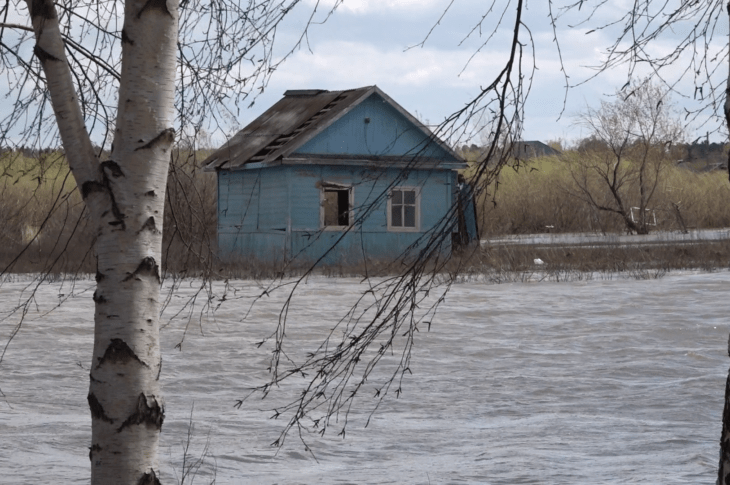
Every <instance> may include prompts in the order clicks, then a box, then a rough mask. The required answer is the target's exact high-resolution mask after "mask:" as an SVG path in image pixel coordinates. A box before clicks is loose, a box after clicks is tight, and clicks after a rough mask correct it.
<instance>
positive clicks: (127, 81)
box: [0, 0, 730, 484]
mask: <svg viewBox="0 0 730 485" xmlns="http://www.w3.org/2000/svg"><path fill="white" fill-rule="evenodd" d="M298 3H299V0H290V1H283V0H275V1H263V2H257V1H255V0H250V1H249V2H246V3H244V4H241V5H239V4H236V3H231V2H228V3H226V2H218V1H214V2H208V3H203V2H199V1H197V0H179V3H178V0H164V1H163V0H126V1H125V2H124V3H121V2H117V1H112V2H103V3H101V2H95V1H91V0H88V1H86V0H79V1H77V2H74V1H73V0H64V1H59V2H57V3H54V2H53V1H52V0H27V4H26V5H27V15H29V17H30V24H31V25H32V27H31V26H29V25H26V24H24V23H22V19H23V18H24V17H23V15H24V14H26V12H18V11H12V12H11V10H12V9H13V8H15V6H14V4H12V3H10V2H7V3H6V4H5V5H4V6H2V7H0V17H1V18H2V20H1V21H0V22H2V23H0V60H1V61H2V66H3V71H4V73H5V74H6V75H7V76H9V77H10V79H9V82H8V85H9V86H11V87H14V88H15V90H14V91H13V92H14V93H15V95H14V96H11V97H9V98H6V99H10V100H11V101H10V102H11V103H12V106H13V109H12V110H10V113H9V114H8V115H7V116H6V117H5V118H4V119H2V120H0V142H4V141H5V140H6V139H8V138H9V137H10V136H11V135H14V136H31V135H32V136H36V137H41V136H43V135H44V134H45V133H46V132H45V131H43V129H45V128H44V127H47V126H48V125H47V123H46V121H48V120H47V113H46V111H45V110H44V108H45V107H46V102H45V101H46V96H47V95H49V96H50V104H51V106H52V107H53V112H54V117H55V120H56V126H57V130H58V133H59V134H60V138H61V141H62V145H63V148H64V152H65V156H66V159H67V161H68V164H69V166H70V168H71V170H72V172H73V175H74V178H75V180H76V184H77V186H78V190H79V192H80V193H81V195H82V197H83V200H84V203H85V205H86V208H87V212H88V214H89V218H90V221H91V224H93V226H94V228H95V237H96V240H95V253H96V257H97V260H98V269H97V273H96V279H97V283H98V286H97V290H96V292H95V294H94V301H95V305H96V310H95V343H94V350H93V357H92V362H91V369H90V381H91V383H90V389H89V394H88V402H89V407H90V410H91V415H92V440H91V444H90V448H91V449H90V456H91V467H92V483H94V484H101V483H104V484H113V483H120V484H148V483H158V482H159V479H158V476H159V465H158V458H157V441H158V437H159V432H160V428H161V426H162V424H163V421H164V400H163V398H162V395H161V392H160V389H159V385H158V377H159V375H160V372H161V365H162V364H161V360H160V350H159V339H158V320H159V306H160V304H159V282H160V274H161V247H160V245H161V236H162V231H163V227H162V212H163V201H164V199H165V177H166V174H167V168H168V163H169V162H168V161H169V157H170V150H171V147H172V144H173V142H174V139H175V136H176V133H177V134H179V133H180V131H181V130H182V125H183V120H184V121H185V124H186V126H191V127H192V128H193V129H197V128H199V127H200V126H201V123H202V122H203V121H204V120H213V121H214V122H223V121H224V119H225V118H226V116H235V115H236V114H237V110H236V108H238V107H240V106H242V103H243V102H245V103H249V102H250V101H251V98H252V97H253V96H254V95H252V94H250V93H255V92H257V91H258V90H260V89H263V88H265V86H266V83H267V80H268V79H269V77H270V76H271V74H272V73H273V72H275V70H276V67H277V65H278V63H279V62H281V60H282V59H283V58H285V57H286V52H291V51H286V52H285V53H284V55H283V56H281V55H280V56H274V55H273V50H272V42H273V39H274V37H275V34H276V28H277V26H278V25H279V22H280V21H281V20H282V19H283V18H284V17H285V16H287V15H288V14H289V13H290V12H291V11H292V9H293V8H294V7H296V5H297V4H298ZM451 3H453V2H451ZM488 3H489V5H488V6H487V7H485V11H484V12H482V13H483V15H481V16H479V15H475V19H476V20H475V22H474V24H473V25H469V26H467V27H466V29H465V30H467V31H468V32H467V34H466V37H469V36H471V35H482V32H484V33H486V35H485V37H484V38H485V39H486V41H484V42H483V43H482V44H481V47H479V50H481V49H483V48H486V46H487V44H489V43H490V42H496V40H494V39H499V41H500V42H503V43H502V44H501V45H500V52H504V58H503V59H502V60H501V67H500V68H499V69H495V70H494V71H493V72H491V73H490V74H488V76H489V77H487V78H486V79H485V80H484V81H483V85H482V86H480V88H479V89H478V90H477V91H476V94H475V96H474V99H473V100H471V101H470V102H468V103H466V104H465V106H464V107H463V108H462V109H460V110H458V111H455V112H454V114H453V115H451V116H449V117H447V119H446V120H445V121H444V123H443V124H442V125H441V126H440V127H439V128H438V130H437V133H436V134H437V135H438V136H440V137H442V138H447V139H452V140H455V141H458V137H459V133H467V134H468V132H469V130H470V128H469V127H470V126H480V127H486V132H487V133H488V137H487V139H488V148H487V150H486V151H485V154H484V156H483V157H482V158H481V159H480V160H479V161H478V163H477V164H476V166H475V169H474V172H473V180H472V181H473V182H474V183H475V184H476V186H477V196H479V195H480V194H484V192H485V191H487V190H488V189H487V187H488V186H489V183H490V182H491V181H493V180H494V177H495V175H496V173H498V171H499V169H500V168H501V167H502V166H503V165H504V164H505V163H506V161H507V159H508V158H509V157H508V155H509V153H510V147H509V146H506V144H505V143H501V141H503V140H519V139H520V135H521V129H522V121H523V120H524V104H525V101H526V99H527V97H528V94H529V89H530V85H531V80H532V76H533V74H534V72H535V60H534V45H533V40H532V35H531V31H530V29H529V28H528V26H527V21H526V20H525V15H524V13H525V9H526V3H527V2H526V1H525V0H508V1H505V2H488ZM337 4H338V3H337V2H335V5H337ZM548 4H549V6H550V17H549V20H550V22H551V23H552V26H553V28H554V32H555V34H556V36H555V40H556V42H557V46H558V49H559V46H560V44H559V36H558V31H559V27H560V26H561V25H562V24H561V22H563V21H564V19H570V18H573V17H571V15H574V16H575V15H577V16H578V17H582V18H583V20H582V24H581V25H589V24H590V23H591V22H592V19H594V13H595V12H597V11H599V10H600V9H603V8H609V7H613V5H611V4H609V3H608V2H605V1H604V0H595V1H590V0H575V1H565V2H560V4H558V2H556V1H550V2H548ZM449 5H450V4H449ZM607 5H608V7H606V6H607ZM724 7H725V3H724V2H722V1H720V0H700V1H693V2H689V1H679V2H676V3H673V4H671V5H670V4H669V2H657V1H655V0H637V1H635V2H633V4H632V5H631V6H629V7H628V8H627V9H626V13H625V15H623V13H622V14H621V15H622V16H620V18H619V19H617V20H616V21H615V22H612V23H611V25H613V26H618V27H619V31H618V34H617V40H616V43H615V44H614V45H612V46H609V47H608V49H607V51H606V55H605V56H604V57H603V58H602V59H601V60H600V62H599V66H597V67H598V71H601V70H606V69H609V68H613V67H616V66H618V65H621V64H626V65H627V66H628V67H629V69H628V71H629V72H628V76H629V77H631V75H632V73H633V69H635V68H636V66H639V65H645V64H647V65H651V66H652V69H654V72H655V73H656V75H657V76H658V77H660V78H661V79H664V78H662V77H661V73H663V72H664V70H666V69H668V68H669V67H671V66H672V64H674V63H676V61H677V60H678V59H683V57H682V56H684V55H687V53H689V56H690V61H689V62H690V64H689V65H690V66H691V67H692V69H689V68H688V69H687V70H686V72H687V73H694V72H699V74H698V76H697V77H696V83H697V85H696V88H697V89H696V93H698V94H699V95H700V97H701V98H703V99H706V100H707V102H705V103H704V104H703V105H702V106H703V107H705V108H707V107H709V108H708V109H709V110H710V111H711V113H714V112H716V111H718V110H717V109H716V108H717V106H718V103H721V102H722V101H724V98H723V97H724V92H725V85H724V84H723V85H722V86H720V87H718V85H717V84H713V79H714V78H713V74H714V72H715V71H714V70H713V69H714V68H713V67H712V66H715V65H716V64H717V63H716V62H715V61H714V60H713V59H714V55H715V53H714V52H713V50H712V48H710V47H708V46H712V45H713V42H714V40H713V39H714V37H713V36H714V35H715V26H716V25H717V22H718V19H719V18H720V16H721V15H722V14H724ZM445 8H446V10H448V8H449V6H448V5H447V6H446V7H445ZM9 14H12V15H9ZM444 14H446V12H444ZM16 21H18V22H20V23H16ZM490 21H493V24H492V26H490V25H488V24H489V22H490ZM723 21H725V20H723ZM308 22H311V17H309V21H308ZM435 22H436V24H437V23H438V19H435ZM563 23H567V22H563ZM678 24H681V25H690V26H693V27H694V28H690V29H689V30H687V32H689V34H687V35H685V36H683V37H680V38H679V39H678V40H677V42H676V46H677V48H676V49H675V50H673V51H672V50H670V51H669V52H668V53H667V52H661V53H660V54H657V55H655V56H653V57H652V56H651V55H650V54H647V52H648V49H647V46H649V45H650V44H652V43H653V42H655V41H657V39H659V38H660V37H661V35H662V34H666V33H668V32H670V31H671V29H672V27H673V26H675V25H678ZM307 25H309V24H308V23H307ZM504 26H507V27H506V28H505V27H504ZM569 26H570V27H574V25H569ZM637 26H640V28H637ZM595 27H596V29H599V30H600V29H601V28H602V26H601V25H598V26H595ZM434 28H435V27H434ZM304 30H306V26H305V27H304ZM11 32H12V35H11ZM591 32H595V29H594V30H591V31H588V32H587V33H586V35H589V34H590V33H591ZM16 33H19V34H16ZM28 33H32V39H31V37H27V36H26V34H28ZM13 36H15V37H13ZM302 39H303V37H301V38H300V39H299V42H301V41H302ZM427 40H428V38H426V39H424V41H423V42H426V41H427ZM28 42H32V44H33V47H32V52H33V53H34V55H35V59H36V60H35V61H32V60H30V59H29V56H26V53H27V51H28V50H27V49H26V47H25V46H27V45H28ZM297 45H298V43H295V46H294V47H293V48H296V46H297ZM724 45H725V48H726V47H727V41H726V40H725V41H724ZM24 49H25V50H24ZM693 49H695V51H694V52H695V53H694V54H693ZM475 55H476V54H475ZM120 57H121V64H120V63H119V61H118V59H119V58H120ZM726 57H727V51H726V50H725V51H724V54H723V53H722V52H720V59H726ZM259 61H261V62H259ZM250 65H253V66H257V67H256V68H255V69H253V70H250V72H249V71H248V70H249V68H248V67H247V66H250ZM725 80H727V76H726V77H725ZM568 81H569V78H568V76H567V74H566V89H567V88H568V87H569V82H568ZM666 83H667V84H668V85H669V86H673V84H672V82H670V81H666ZM239 103H241V105H239ZM227 106H233V108H228V107H227ZM703 109H704V108H703ZM701 112H702V111H701V110H698V111H697V112H696V113H692V115H695V114H699V113H701ZM28 113H30V114H28ZM728 116H729V122H730V114H729V115H728ZM23 124H24V126H25V128H24V129H19V128H18V126H21V125H23ZM99 126H101V128H99ZM98 129H101V130H102V131H108V132H109V138H110V139H112V140H113V146H112V147H111V154H110V156H109V157H108V158H103V157H101V156H100V151H99V150H94V148H93V146H92V143H91V137H90V135H89V132H88V130H98ZM13 130H15V131H13ZM450 216H453V214H450ZM452 219H453V217H452ZM452 227H453V224H452V223H449V221H448V220H445V221H444V223H443V224H441V225H439V226H438V228H437V229H436V230H435V231H434V232H433V233H430V234H428V235H427V236H426V237H425V238H424V240H423V241H422V242H423V244H422V245H421V246H420V247H419V248H418V249H417V251H418V258H415V259H413V260H412V263H410V264H408V265H406V266H404V267H403V268H402V269H401V271H402V273H401V275H400V276H399V277H397V278H390V279H388V280H386V281H385V283H384V284H383V285H382V286H380V287H378V288H375V289H371V290H370V292H371V293H373V294H374V293H375V292H380V294H382V297H381V300H380V302H379V303H378V305H377V312H376V313H377V316H376V319H375V320H372V321H364V322H363V325H359V326H356V325H352V326H348V328H347V329H346V331H345V332H344V336H343V337H342V339H341V341H339V342H334V345H328V343H329V341H327V342H324V343H323V345H322V347H321V348H320V350H319V351H318V352H317V353H316V354H315V355H313V356H312V357H311V358H310V359H308V360H307V361H306V362H304V363H303V364H302V365H298V366H295V367H293V368H291V369H282V370H279V369H278V366H279V365H280V361H279V357H280V356H281V353H280V350H281V341H282V340H283V339H284V337H285V323H286V310H287V309H286V308H284V309H283V310H282V315H283V317H282V318H281V319H280V320H279V326H278V327H277V330H276V332H275V335H274V339H275V341H276V346H275V347H276V349H277V351H278V352H279V353H275V355H274V363H273V365H272V368H273V369H274V372H273V373H272V381H271V384H278V383H279V382H280V381H281V380H283V379H286V378H288V376H298V375H302V374H304V373H307V372H308V373H309V375H310V376H314V377H312V379H313V380H312V382H311V383H310V386H309V387H306V386H305V387H306V389H305V392H304V393H303V394H302V397H301V399H299V400H298V401H297V402H295V403H293V404H292V405H291V406H290V407H288V408H287V409H286V410H284V411H286V412H289V413H290V416H291V419H289V420H288V421H287V424H286V426H285V430H284V433H283V434H284V435H285V434H286V432H288V430H291V429H299V428H301V427H302V426H303V420H304V419H305V418H308V417H310V414H311V412H312V411H315V410H317V409H326V410H325V411H324V412H325V414H326V415H327V418H329V417H332V416H336V415H337V414H338V413H339V412H341V411H343V410H345V411H346V410H347V409H349V408H350V406H351V405H352V400H353V399H354V396H355V394H356V393H357V390H358V389H360V388H362V384H361V383H364V382H365V380H366V379H367V378H368V376H369V373H370V372H371V370H372V369H373V366H374V365H375V364H377V363H378V362H379V360H380V357H381V356H382V355H384V353H385V352H386V351H392V349H393V347H394V345H396V339H397V338H401V337H399V336H402V340H400V341H399V342H400V344H399V345H400V350H401V354H400V355H401V356H402V358H400V359H395V364H394V368H392V372H391V373H390V375H391V378H390V380H389V381H387V382H386V383H384V385H383V386H382V387H381V388H379V390H378V395H379V398H378V399H382V398H383V397H384V396H385V395H386V394H387V392H388V389H391V384H392V389H393V390H394V392H395V393H396V394H398V393H399V392H400V391H401V387H400V382H401V381H402V379H403V378H404V376H405V375H406V374H408V373H409V372H410V370H409V362H410V358H411V349H412V346H413V341H414V340H413V339H414V336H415V335H416V333H417V331H418V329H419V327H418V325H419V324H420V325H421V327H424V326H426V325H430V321H424V320H423V319H417V318H413V310H414V309H415V308H417V306H418V304H419V302H421V300H422V296H423V294H424V293H425V294H427V293H428V292H429V291H433V290H434V288H436V287H437V286H438V285H439V281H440V278H441V277H440V276H439V275H440V273H443V272H445V271H450V272H451V273H449V274H450V276H452V277H453V276H454V275H455V274H457V273H458V271H459V270H460V269H461V268H462V267H463V266H462V265H461V264H460V262H458V261H457V262H456V263H455V265H452V266H447V263H450V262H449V261H445V260H444V259H442V258H440V256H439V254H441V253H442V251H441V248H442V247H443V245H444V244H449V239H450V230H451V229H452ZM434 261H435V262H434ZM448 281H450V282H452V281H453V279H449V280H448ZM294 286H296V285H294ZM439 288H440V289H439V291H444V292H445V291H446V290H448V284H447V285H445V289H443V290H441V288H444V287H443V286H441V287H439ZM380 303H382V305H381V304H380ZM355 310H356V309H353V313H355ZM433 311H435V308H434V310H433ZM361 314H364V312H363V313H361ZM428 314H429V315H432V314H433V312H428ZM363 318H366V317H363ZM367 318H369V317H367ZM344 321H347V319H344ZM333 335H334V334H333ZM331 338H332V337H331ZM383 340H385V342H386V344H385V346H381V342H382V341H383ZM370 349H376V350H377V351H376V352H368V350H370ZM366 355H375V357H372V358H367V359H366V358H365V357H364V356H366ZM361 357H362V363H361V364H360V365H359V366H358V365H357V364H358V362H360V361H361ZM348 383H351V384H353V386H354V390H355V393H352V394H351V393H350V392H349V389H351V388H352V386H351V387H350V388H348V387H347V384H348ZM271 388H272V385H266V386H264V387H263V390H264V392H268V390H270V389H271ZM728 388H729V389H730V380H729V381H728ZM329 389H335V390H336V392H334V396H335V397H334V399H333V398H329V399H330V401H329V405H326V406H323V405H322V404H321V403H320V402H319V401H318V400H317V399H318V398H319V397H320V396H322V395H324V394H325V392H324V391H325V390H329ZM381 390H382V392H381ZM327 394H328V395H333V393H332V392H327ZM727 399H730V398H727ZM729 402H730V401H729ZM725 415H726V416H728V415H730V413H729V412H728V411H727V410H726V413H725ZM725 421H726V423H728V422H730V418H726V420H725ZM315 422H317V423H326V422H327V419H326V420H325V421H315ZM728 430H730V424H726V426H725V428H724V429H723V438H722V440H723V441H722V442H723V447H722V450H723V451H722V455H721V456H722V460H721V469H720V477H721V479H720V481H721V483H729V482H728V481H727V479H726V478H725V477H726V476H727V473H726V472H725V471H724V470H725V467H726V466H727V465H725V464H726V463H730V431H728ZM342 432H343V434H344V429H343V431H342ZM728 470H730V468H728Z"/></svg>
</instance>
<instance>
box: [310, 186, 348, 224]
mask: <svg viewBox="0 0 730 485" xmlns="http://www.w3.org/2000/svg"><path fill="white" fill-rule="evenodd" d="M327 190H338V191H339V190H347V191H348V192H349V200H348V205H349V209H348V212H349V214H348V217H347V219H348V222H349V224H348V225H346V226H336V225H329V226H326V225H325V223H324V221H325V214H324V211H325V195H324V193H325V191H327ZM354 203H355V188H354V187H353V186H352V185H345V184H339V183H333V182H322V185H321V188H320V190H319V227H320V228H322V230H324V231H344V230H346V229H348V228H349V227H350V226H352V221H353V220H354V218H355V212H354V211H353V209H352V208H353V205H354Z"/></svg>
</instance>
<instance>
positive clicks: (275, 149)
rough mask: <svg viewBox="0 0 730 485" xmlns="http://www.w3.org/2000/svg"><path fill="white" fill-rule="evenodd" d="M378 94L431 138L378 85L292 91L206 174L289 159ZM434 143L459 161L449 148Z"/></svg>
mask: <svg viewBox="0 0 730 485" xmlns="http://www.w3.org/2000/svg"><path fill="white" fill-rule="evenodd" d="M373 93H377V94H379V95H380V96H381V97H382V98H383V99H385V100H386V101H387V102H388V103H389V104H391V105H392V106H393V107H394V108H396V109H397V110H398V111H399V112H400V113H402V114H403V115H404V116H406V117H407V118H408V119H409V120H410V121H411V122H412V123H413V124H414V125H415V126H418V127H419V128H421V129H422V130H423V131H424V132H425V133H426V134H427V135H428V136H429V137H434V136H433V134H432V133H431V131H430V130H429V129H428V128H427V127H425V126H424V125H423V124H422V123H421V122H419V121H418V120H417V119H415V118H414V117H413V116H412V115H411V114H410V113H408V112H407V111H406V110H404V109H403V108H402V107H401V106H400V105H398V104H397V103H396V102H395V101H393V100H392V99H391V98H390V97H389V96H388V95H386V94H385V93H384V92H383V91H381V90H380V88H378V87H377V86H365V87H362V88H357V89H348V90H345V91H326V90H323V89H297V90H289V91H286V92H285V93H284V97H283V98H282V99H280V100H279V101H278V102H277V103H276V104H274V105H273V106H272V107H271V108H269V109H268V110H266V111H265V112H264V113H263V114H262V115H261V116H259V117H258V118H256V119H255V120H254V121H253V122H251V123H250V124H249V125H248V126H246V127H245V128H244V129H243V130H241V131H239V132H238V133H236V135H234V136H233V137H232V138H231V139H230V140H228V141H227V142H226V143H225V144H224V145H223V146H222V147H221V148H219V149H218V150H216V151H215V152H214V153H213V154H211V155H210V156H209V157H208V158H206V159H205V160H204V161H203V166H204V167H205V170H206V171H215V170H231V169H236V168H241V167H243V166H244V165H246V164H248V163H264V164H265V163H269V162H273V161H275V160H279V159H283V158H286V157H288V156H289V155H290V154H291V153H293V152H294V151H295V150H296V149H297V148H299V147H300V146H302V145H303V144H304V143H306V142H307V141H309V140H311V139H312V138H314V137H315V136H316V135H317V134H319V133H320V132H322V131H323V130H324V129H325V128H327V127H328V126H330V125H331V124H332V123H334V122H335V121H336V120H338V119H339V118H341V117H342V116H343V115H345V114H346V113H347V112H349V111H350V110H351V109H352V108H354V107H355V106H357V105H358V104H359V103H360V102H362V101H363V100H365V99H366V98H368V97H369V96H370V95H371V94H373ZM434 140H435V141H436V142H437V143H438V144H439V145H440V146H441V147H442V148H444V149H445V150H447V152H448V153H450V154H453V156H454V157H455V158H456V160H461V157H459V156H458V155H457V154H456V153H455V152H454V151H453V150H452V149H451V148H450V147H449V146H448V145H446V144H445V143H443V142H442V141H441V140H438V139H437V138H435V137H434Z"/></svg>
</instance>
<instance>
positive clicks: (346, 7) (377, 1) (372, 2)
mask: <svg viewBox="0 0 730 485" xmlns="http://www.w3.org/2000/svg"><path fill="white" fill-rule="evenodd" d="M337 2H338V0H306V5H309V6H315V5H319V7H325V8H329V9H331V8H332V7H333V6H334V5H335V4H336V3H337ZM442 4H444V2H443V0H343V1H342V2H341V3H340V4H339V6H338V7H337V10H338V11H340V12H346V13H350V14H356V15H364V14H370V13H381V12H383V11H395V12H407V11H414V12H415V11H418V12H422V11H424V10H430V9H432V8H434V7H436V6H441V5H442Z"/></svg>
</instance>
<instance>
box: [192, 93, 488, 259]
mask: <svg viewBox="0 0 730 485" xmlns="http://www.w3.org/2000/svg"><path fill="white" fill-rule="evenodd" d="M204 164H205V170H207V171H215V172H216V173H217V176H218V247H219V252H220V255H221V256H222V257H223V258H224V259H236V258H240V259H246V260H252V259H253V260H260V261H265V262H270V263H281V262H284V261H292V260H294V261H295V262H297V261H300V262H303V263H312V262H316V261H321V262H324V263H328V264H358V263H360V262H362V261H363V260H364V258H368V259H369V260H393V259H395V258H397V257H398V256H400V255H401V254H402V253H403V252H404V251H405V250H406V249H407V248H409V247H414V245H415V247H416V248H418V246H419V245H423V244H425V240H426V239H427V238H428V237H431V235H433V233H434V232H435V231H441V232H442V233H443V231H449V233H450V232H454V233H458V232H459V229H461V236H460V237H455V238H454V240H456V241H461V242H463V241H464V239H465V237H464V236H463V235H464V234H466V239H468V240H473V239H476V238H477V231H476V218H475V217H474V210H473V203H467V204H464V203H463V202H464V201H463V200H461V199H460V198H459V195H458V194H459V179H458V178H457V176H458V174H457V170H459V169H463V168H465V167H466V163H465V161H464V160H463V159H462V158H461V157H460V156H459V155H457V154H456V153H455V152H454V151H453V150H452V149H451V148H449V146H448V145H446V144H445V143H444V142H443V141H441V140H439V139H438V138H436V137H435V136H434V135H433V134H432V133H431V132H430V130H429V129H428V128H426V127H425V126H424V125H423V124H422V123H420V122H419V121H418V120H417V119H415V118H414V117H413V116H412V115H411V114H409V113H408V112H407V111H406V110H404V109H403V108H402V107H401V106H399V105H398V104H397V103H396V102H395V101H393V100H392V99H391V98H390V97H389V96H388V95H386V94H385V93H384V92H383V91H381V90H380V89H379V88H378V87H377V86H368V87H364V88H359V89H351V90H346V91H324V90H292V91H287V92H286V93H285V94H284V97H283V98H282V99H281V100H280V101H279V102H277V103H276V104H275V105H273V106H272V107H271V108H269V109H268V110H267V111H266V112H265V113H263V114H262V115H261V116H259V117H258V118H257V119H256V120H254V121H253V122H252V123H251V124H249V125H248V126H247V127H246V128H244V129H243V130H241V131H240V132H238V133H237V134H236V135H235V136H233V137H232V138H231V139H230V140H229V141H228V142H227V143H226V144H225V145H224V146H223V147H221V148H220V149H218V150H217V151H216V152H215V153H213V154H212V155H210V157H208V158H207V159H206V160H205V161H204ZM462 189H463V184H462ZM464 206H466V207H468V208H470V209H469V210H467V211H466V215H467V217H466V218H465V217H464V214H465V212H464V211H463V210H462V211H461V212H460V213H458V214H457V212H455V211H456V208H457V207H464ZM444 218H447V219H444ZM464 220H467V221H468V224H467V225H466V226H465V225H464V223H463V221H464ZM452 221H453V222H452ZM457 221H462V223H461V224H459V223H458V222H457ZM467 226H468V227H467ZM446 236H448V237H446V238H442V241H443V240H446V244H442V246H441V247H442V249H441V250H442V251H448V250H450V249H451V248H450V245H451V234H446Z"/></svg>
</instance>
